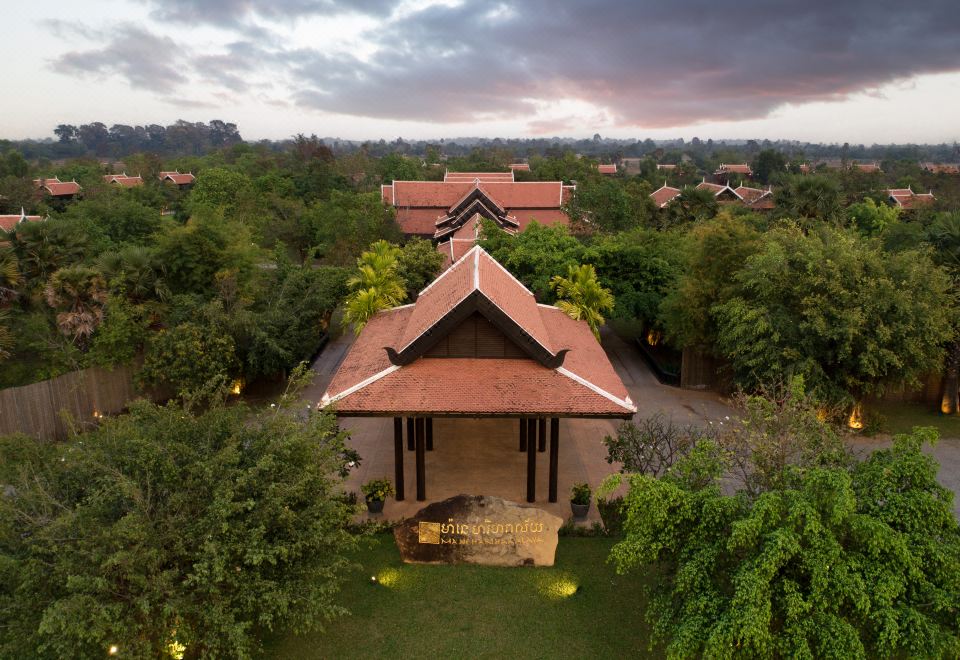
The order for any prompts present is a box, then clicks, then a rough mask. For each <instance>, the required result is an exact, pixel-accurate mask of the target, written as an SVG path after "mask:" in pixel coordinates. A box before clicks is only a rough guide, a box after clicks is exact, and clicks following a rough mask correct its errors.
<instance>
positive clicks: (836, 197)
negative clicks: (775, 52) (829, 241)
mask: <svg viewBox="0 0 960 660" xmlns="http://www.w3.org/2000/svg"><path fill="white" fill-rule="evenodd" d="M774 201H775V202H776V205H777V208H779V209H780V210H781V212H782V214H784V215H785V216H787V217H790V218H793V219H796V220H823V221H826V222H836V221H837V220H839V219H840V218H841V217H842V214H843V207H842V205H841V197H840V187H839V186H838V185H837V183H836V182H835V181H834V180H833V179H831V178H829V177H825V176H819V175H817V176H810V175H807V176H802V175H796V176H791V177H789V178H787V179H786V180H785V182H784V185H782V186H781V187H780V188H779V189H778V190H777V192H776V193H774Z"/></svg>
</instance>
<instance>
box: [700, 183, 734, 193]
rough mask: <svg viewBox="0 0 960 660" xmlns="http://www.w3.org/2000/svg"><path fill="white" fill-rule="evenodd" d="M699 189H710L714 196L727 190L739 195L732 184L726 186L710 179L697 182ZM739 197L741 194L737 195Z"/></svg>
mask: <svg viewBox="0 0 960 660" xmlns="http://www.w3.org/2000/svg"><path fill="white" fill-rule="evenodd" d="M697 190H709V191H710V192H712V193H713V196H714V197H716V196H717V195H719V194H720V193H722V192H724V191H725V190H729V191H730V192H731V193H733V194H734V195H737V193H736V191H735V190H734V189H733V188H731V187H730V186H724V185H721V184H719V183H710V182H709V181H701V182H700V183H698V184H697ZM737 196H738V197H739V195H737Z"/></svg>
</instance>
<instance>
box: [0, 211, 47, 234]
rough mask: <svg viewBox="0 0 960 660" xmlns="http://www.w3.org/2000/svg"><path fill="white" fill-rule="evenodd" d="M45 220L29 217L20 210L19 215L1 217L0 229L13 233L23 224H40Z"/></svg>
mask: <svg viewBox="0 0 960 660" xmlns="http://www.w3.org/2000/svg"><path fill="white" fill-rule="evenodd" d="M40 220H43V217H42V216H39V215H27V214H26V213H24V211H23V209H20V214H19V215H0V229H2V230H3V231H12V230H13V229H14V228H16V226H17V225H19V224H20V223H21V222H38V221H40Z"/></svg>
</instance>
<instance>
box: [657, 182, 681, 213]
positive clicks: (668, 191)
mask: <svg viewBox="0 0 960 660" xmlns="http://www.w3.org/2000/svg"><path fill="white" fill-rule="evenodd" d="M680 192H681V190H680V189H679V188H673V187H671V186H668V185H667V182H666V181H664V182H663V185H662V186H660V187H659V188H657V189H656V190H654V191H653V192H652V193H650V198H651V199H652V200H653V203H654V204H656V205H657V208H658V209H662V208H663V207H664V206H666V205H667V204H669V203H670V202H672V201H673V200H674V199H676V198H677V197H679V196H680Z"/></svg>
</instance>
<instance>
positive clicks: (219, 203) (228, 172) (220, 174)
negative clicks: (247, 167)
mask: <svg viewBox="0 0 960 660" xmlns="http://www.w3.org/2000/svg"><path fill="white" fill-rule="evenodd" d="M251 188H252V182H251V181H250V178H249V177H247V176H245V175H244V174H242V173H241V172H237V171H236V170H232V169H227V168H225V167H212V168H210V169H207V170H204V171H202V172H201V173H200V174H198V175H197V181H196V184H195V185H194V187H193V190H191V191H190V204H191V206H192V207H193V208H199V207H207V208H213V209H215V208H218V207H227V208H233V207H234V206H235V205H236V204H237V202H238V200H239V199H240V198H241V197H242V196H244V195H245V194H247V193H248V192H250V191H251Z"/></svg>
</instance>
